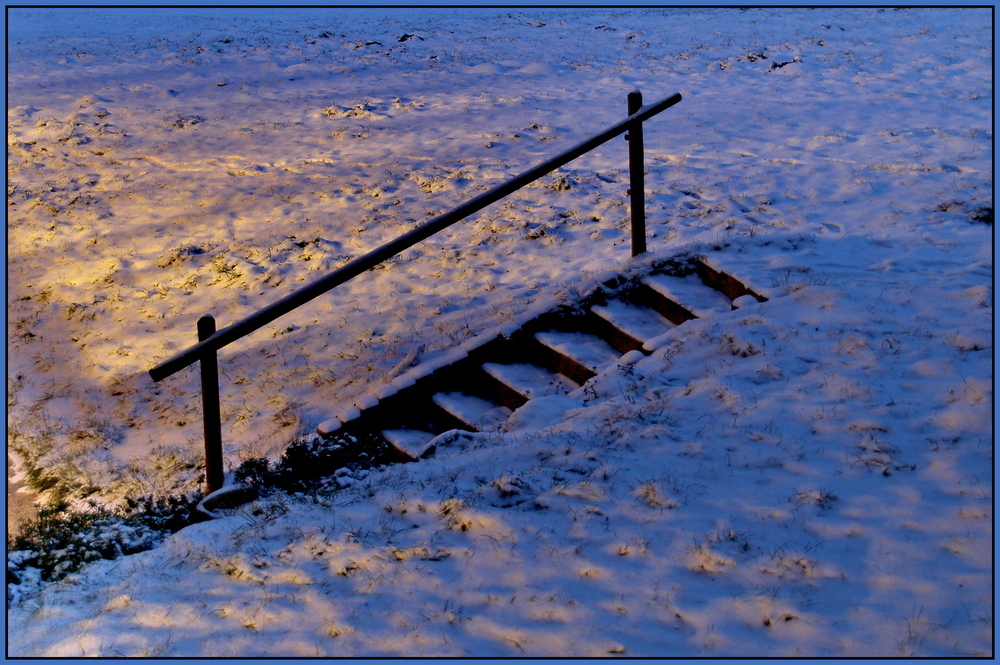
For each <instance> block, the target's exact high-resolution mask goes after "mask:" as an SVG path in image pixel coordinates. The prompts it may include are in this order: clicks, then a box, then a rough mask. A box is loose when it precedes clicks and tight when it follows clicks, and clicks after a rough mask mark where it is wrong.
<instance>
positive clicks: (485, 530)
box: [7, 9, 993, 656]
mask: <svg viewBox="0 0 1000 665" xmlns="http://www.w3.org/2000/svg"><path fill="white" fill-rule="evenodd" d="M8 17H9V20H10V26H9V36H8V48H9V58H10V63H9V69H8V91H9V92H8V206H7V208H8V272H7V275H8V303H7V307H8V349H9V354H8V358H9V363H10V365H9V368H8V449H9V450H10V451H12V452H13V453H14V454H15V456H16V459H15V461H16V462H17V463H18V464H19V465H21V467H22V468H27V467H29V466H31V467H35V468H42V469H46V470H49V471H51V472H52V473H53V475H54V476H57V477H58V478H60V479H62V480H63V481H64V482H65V483H66V485H67V487H69V488H74V489H73V491H74V492H76V493H77V494H78V495H83V494H87V493H89V494H90V495H91V496H92V497H96V498H99V499H101V500H103V501H106V502H115V501H118V500H120V499H122V498H123V497H125V496H129V495H134V494H137V493H140V492H150V491H151V492H158V493H164V492H179V491H185V490H191V489H193V488H196V487H197V484H198V470H197V468H196V467H197V464H198V463H199V461H200V457H201V442H200V414H199V411H200V406H199V400H198V398H197V389H198V388H197V386H198V380H197V375H196V372H194V371H187V372H183V373H181V374H179V375H177V376H174V377H171V378H170V379H167V380H165V381H164V382H162V383H161V384H153V383H152V382H151V381H150V380H149V378H148V375H147V374H146V370H148V369H149V367H151V366H152V365H153V364H155V363H156V362H159V361H161V360H164V359H166V358H167V357H168V356H169V355H170V354H172V353H174V352H176V351H178V350H180V349H182V348H184V347H185V346H187V345H188V344H189V343H191V341H192V340H193V339H194V336H195V332H194V327H195V321H196V320H197V318H198V317H199V316H201V315H202V314H204V313H206V312H211V313H213V314H215V316H216V318H217V319H218V320H219V323H220V324H221V325H225V324H227V323H229V322H231V321H233V320H235V319H237V318H239V317H241V316H244V315H246V314H249V313H250V312H252V311H253V310H254V309H255V308H257V307H259V306H262V305H264V304H267V303H269V302H271V301H272V300H274V299H277V298H279V297H281V296H283V295H285V294H287V293H289V292H291V291H292V290H293V289H294V288H296V286H298V285H301V284H302V283H304V282H306V281H307V280H311V279H314V278H315V277H318V276H320V275H322V274H323V273H324V271H329V270H331V269H333V268H335V267H336V266H338V265H340V264H342V263H344V262H345V261H347V260H349V259H350V258H352V257H356V256H359V255H361V254H363V253H364V252H365V251H368V250H370V249H372V248H374V247H376V246H377V245H378V244H380V243H381V242H384V241H386V240H389V239H391V238H393V237H396V236H397V235H399V234H401V233H402V232H405V231H406V230H408V229H410V228H412V227H413V226H414V225H415V224H417V223H419V222H420V221H421V220H424V219H427V218H428V217H429V216H430V215H433V214H436V213H439V212H443V211H446V210H448V209H449V208H451V207H453V206H454V205H456V204H458V203H461V202H462V201H464V200H466V199H468V198H471V197H472V196H473V195H475V194H477V193H479V192H480V191H483V190H485V189H486V188H487V187H490V186H492V185H494V184H498V183H500V182H502V181H503V180H504V179H505V178H508V177H511V176H513V175H516V174H517V173H519V172H521V171H523V170H525V169H526V168H528V167H530V166H532V165H533V164H535V163H537V162H538V161H541V159H543V158H545V157H547V156H550V155H552V154H555V153H556V152H558V151H560V150H562V149H564V148H565V147H568V146H570V145H572V144H573V143H575V142H577V141H579V140H582V139H584V138H586V137H587V136H589V135H590V134H592V133H594V132H596V131H599V130H600V129H602V128H603V127H604V126H606V125H608V124H610V123H612V122H614V121H617V120H619V119H620V118H622V117H623V116H624V106H625V95H626V93H627V92H628V91H629V90H632V89H634V88H640V89H642V90H643V91H644V93H645V95H646V99H647V100H655V99H659V98H661V97H664V96H666V95H668V94H671V93H673V92H675V91H677V92H681V93H682V94H683V95H684V98H685V99H684V101H683V102H682V103H681V104H680V105H678V106H677V107H675V108H673V109H670V110H668V111H667V112H665V113H664V114H663V115H661V116H659V117H657V118H656V119H654V120H651V121H650V122H649V123H647V125H646V128H645V135H646V139H645V141H646V146H647V164H646V167H647V178H646V186H647V208H648V218H649V234H648V235H649V238H648V242H649V246H650V249H651V252H652V253H654V254H656V255H658V256H662V257H669V256H671V255H673V254H675V253H679V252H701V253H706V254H709V255H711V256H712V258H713V259H714V260H717V261H718V262H719V263H720V265H723V266H726V267H729V268H730V269H732V270H733V272H735V273H736V274H738V275H740V276H742V277H744V278H745V279H746V280H747V281H748V282H749V283H751V284H753V285H759V286H760V287H762V288H769V289H771V290H772V291H773V293H774V295H775V296H776V297H774V298H772V299H771V300H770V301H769V302H767V303H763V304H759V305H754V306H751V307H749V308H743V309H740V310H737V311H735V312H731V313H724V314H718V315H715V316H709V317H706V318H704V319H700V320H698V321H696V322H691V323H689V324H686V325H685V326H682V327H679V328H678V329H677V331H676V332H675V333H674V334H672V335H670V336H668V337H666V338H664V339H662V340H660V341H661V344H660V348H659V349H658V350H657V351H656V352H655V353H654V354H653V355H652V356H650V357H648V358H645V359H642V360H639V361H635V362H632V363H631V364H628V363H625V364H622V365H620V366H619V367H618V368H616V369H615V370H613V371H611V372H609V373H607V374H605V375H601V376H598V377H596V378H595V379H594V380H593V381H592V383H591V384H589V386H588V390H587V399H586V400H583V401H580V402H578V403H568V402H565V401H563V402H559V403H555V402H556V401H555V400H549V402H548V403H546V402H541V403H540V404H537V405H535V406H533V407H532V408H533V409H536V412H535V413H534V414H532V413H519V414H518V416H520V417H519V418H518V419H517V422H518V423H520V425H519V426H517V425H515V426H513V427H512V428H511V429H510V430H509V431H505V432H494V433H487V434H475V435H468V436H464V437H458V438H457V439H456V440H455V441H454V445H452V446H450V447H447V448H445V449H443V450H442V453H441V454H439V455H438V457H436V458H435V459H432V460H428V461H426V462H421V463H419V464H413V465H400V466H396V467H392V468H386V469H382V470H375V471H372V472H370V473H367V474H362V475H361V476H360V477H344V478H343V479H342V483H341V484H342V485H343V487H342V489H340V490H339V491H338V492H335V493H332V494H329V495H324V496H317V497H287V496H283V497H279V498H276V499H269V500H266V501H262V502H259V503H258V504H254V505H250V506H247V507H246V508H244V509H241V510H239V511H237V513H236V514H234V515H232V516H230V517H227V518H224V519H221V520H217V521H214V522H210V523H206V524H201V525H196V526H193V527H189V528H188V529H185V530H184V531H182V532H180V533H178V534H176V535H174V536H172V537H171V538H169V539H168V540H167V541H166V542H165V544H164V545H163V546H162V547H160V548H158V549H155V550H152V551H149V552H145V553H142V554H138V555H132V556H129V557H124V558H122V559H120V560H117V561H113V562H106V563H100V564H94V565H92V566H90V567H88V568H86V569H85V570H84V571H83V572H82V573H80V574H78V575H76V576H72V577H70V578H68V579H67V580H64V581H63V582H61V583H58V584H54V585H50V586H48V587H47V588H44V589H40V590H38V591H36V592H33V593H23V594H21V595H20V596H19V599H18V602H16V603H15V604H14V605H13V606H11V607H10V608H9V609H8V622H9V624H8V627H9V633H8V634H9V637H10V640H9V643H8V651H9V653H10V654H11V655H21V656H31V655H35V656H41V655H49V656H52V655H59V656H73V655H104V656H113V655H133V656H134V655H164V656H181V655H210V656H224V655H229V656H249V655H275V656H280V655H288V656H292V655H302V656H310V655H412V656H415V655H509V656H518V655H615V654H620V655H627V656H641V655H646V656H664V655H691V656H711V655H751V654H754V655H800V656H875V655H911V654H912V655H922V656H962V655H989V654H990V653H991V650H992V633H993V615H992V607H993V593H992V578H991V573H992V564H993V562H992V535H993V534H992V524H993V512H992V505H993V504H992V501H993V495H992V486H993V457H992V447H991V439H992V403H993V393H992V378H993V374H992V357H993V339H992V323H993V320H992V312H993V287H992V275H993V263H992V252H991V240H992V226H991V224H992V207H993V199H992V177H993V174H992V162H991V158H992V148H993V143H992V141H993V136H992V130H991V123H992V117H991V113H992V107H991V95H992V63H991V57H992V44H991V20H992V17H991V11H990V10H988V9H983V10H971V9H970V10H919V9H913V10H902V11H880V10H875V9H871V10H869V9H854V10H827V9H822V10H788V9H782V10H756V11H745V12H744V11H738V10H693V9H692V10H683V11H681V10H627V11H612V10H509V11H507V10H486V9H468V10H460V11H459V10H449V11H448V12H447V13H444V12H440V11H433V10H398V11H397V10H394V11H393V12H391V13H386V12H381V13H380V12H378V11H375V10H371V11H360V10H359V11H348V10H337V11H335V10H295V11H280V12H279V11H266V10H252V11H248V10H241V11H239V12H236V11H233V10H222V9H216V10H205V11H195V10H149V9H147V10H89V11H84V10H30V11H29V10H11V11H10V12H9V14H8ZM70 19H72V20H70ZM78 26H82V27H78ZM626 187H627V171H626V155H625V145H624V142H623V141H614V142H612V143H610V144H608V145H606V146H604V147H603V148H601V149H600V150H598V151H597V152H596V153H594V154H591V155H589V156H587V157H585V158H582V159H580V160H578V161H576V162H573V163H572V164H570V165H568V166H567V167H565V168H563V169H561V170H560V171H559V172H558V173H556V174H553V175H552V176H551V177H549V178H546V179H543V180H541V181H539V182H538V183H536V185H534V186H532V187H530V188H528V189H526V190H524V191H522V192H520V193H518V194H517V195H515V196H512V197H511V198H510V199H508V200H507V201H505V202H503V203H498V204H495V205H494V206H492V207H491V208H489V209H487V210H486V211H484V212H483V213H482V214H480V215H479V216H478V217H477V218H475V219H473V220H469V221H468V222H466V223H464V224H462V225H460V226H458V227H456V228H455V229H454V230H452V231H449V232H447V233H444V234H442V235H441V236H438V237H435V238H433V239H431V240H429V241H427V242H425V243H423V244H421V245H419V246H418V247H416V248H414V249H413V250H410V251H409V252H407V253H405V254H404V255H402V256H401V257H399V258H398V259H395V260H393V261H391V262H390V263H389V264H388V265H387V266H386V267H385V268H384V269H379V270H375V271H372V272H370V273H367V274H365V275H363V276H361V277H359V278H358V279H356V280H354V281H353V282H352V283H350V284H347V285H345V286H344V287H342V288H338V289H337V290H336V291H335V292H333V293H331V294H329V295H328V296H326V297H324V298H321V299H319V300H317V301H315V302H314V303H313V304H311V305H309V306H307V307H305V308H303V309H301V310H299V311H298V312H296V313H295V314H293V315H290V316H288V317H286V318H284V319H281V320H279V321H278V322H276V323H275V324H274V325H273V326H271V327H269V328H266V329H264V330H262V331H260V332H258V333H256V334H255V335H253V336H251V337H250V338H248V339H247V340H244V341H243V342H240V343H237V344H234V345H233V346H232V347H229V348H227V349H226V350H225V351H223V353H222V354H221V356H220V366H221V372H222V384H223V385H222V396H223V397H222V399H223V416H224V420H225V426H224V438H225V442H226V458H227V461H228V462H229V464H230V465H232V466H235V465H236V464H238V463H239V461H240V460H242V459H246V458H248V457H252V456H255V455H260V454H268V455H271V456H275V455H277V454H279V453H280V451H281V449H282V448H283V447H284V446H285V445H287V443H288V442H290V441H292V440H294V439H295V437H297V436H300V435H301V433H302V432H308V431H311V430H312V429H313V428H314V427H315V426H316V424H318V422H320V421H322V420H323V419H325V418H327V417H329V416H330V415H332V414H333V413H335V412H337V411H339V410H341V408H342V407H344V406H348V405H350V404H351V402H352V401H353V400H354V399H356V398H357V397H359V396H360V395H362V394H364V393H366V392H368V391H370V390H372V388H373V385H374V386H377V385H379V384H384V383H386V382H388V381H391V380H392V378H394V376H396V375H398V374H399V373H401V372H403V371H405V370H406V369H407V368H408V367H409V366H411V365H413V364H415V363H420V362H427V361H433V359H434V358H435V357H438V356H440V354H442V353H446V352H447V349H448V348H449V347H451V346H453V345H454V344H456V343H458V342H461V341H463V340H466V339H469V338H470V337H472V336H473V335H475V334H477V333H479V332H482V331H484V330H488V329H490V328H493V327H495V326H498V325H501V324H503V323H505V322H507V321H510V320H514V319H516V318H518V316H519V315H521V314H522V313H523V312H524V311H526V310H527V309H528V308H529V307H530V306H532V305H533V304H534V303H535V301H537V300H546V299H554V298H557V297H563V298H571V297H572V294H573V293H574V292H575V291H577V290H580V289H586V288H588V287H589V283H588V280H590V281H592V280H591V279H590V278H591V277H592V276H593V275H598V274H603V273H604V272H606V271H607V270H611V269H628V267H629V261H628V248H629V241H628V235H627V200H626V196H625V189H626ZM987 220H988V221H989V224H987V223H985V221H987ZM556 414H559V415H558V416H556Z"/></svg>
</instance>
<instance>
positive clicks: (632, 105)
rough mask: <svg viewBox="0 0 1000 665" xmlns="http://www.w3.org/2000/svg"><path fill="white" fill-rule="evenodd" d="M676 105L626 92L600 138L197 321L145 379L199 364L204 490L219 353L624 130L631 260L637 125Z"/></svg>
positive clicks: (638, 182)
mask: <svg viewBox="0 0 1000 665" xmlns="http://www.w3.org/2000/svg"><path fill="white" fill-rule="evenodd" d="M680 101H681V95H680V94H679V93H675V94H673V95H671V96H670V97H667V98H665V99H662V100H660V101H658V102H656V103H655V104H650V105H648V106H643V105H642V94H641V93H640V92H638V91H634V92H631V93H629V95H628V114H629V115H628V117H627V118H625V119H624V120H622V121H621V122H618V123H616V124H614V125H612V126H611V127H609V128H608V129H606V130H604V131H603V132H601V133H600V134H597V135H595V136H593V137H591V138H589V139H587V140H586V141H583V142H582V143H580V144H578V145H576V146H574V147H572V148H570V149H569V150H566V151H564V152H562V153H560V154H558V155H556V156H555V157H552V158H551V159H549V160H546V161H544V162H542V163H541V164H539V165H538V166H535V167H534V168H531V169H529V170H527V171H525V172H524V173H522V174H521V175H519V176H517V177H515V178H512V179H511V180H508V181H507V182H505V183H503V184H502V185H498V186H496V187H494V188H493V189H491V190H489V191H487V192H484V193H483V194H480V195H479V196H477V197H475V198H473V199H471V200H470V201H468V202H466V203H464V204H462V205H460V206H458V207H457V208H455V209H454V210H452V211H450V212H447V213H444V214H443V215H439V216H437V217H435V218H434V219H432V220H430V221H429V222H426V223H424V224H422V225H420V226H418V227H417V228H415V229H413V230H411V231H409V232H408V233H405V234H403V235H402V236H400V237H399V238H396V239H395V240H392V241H390V242H388V243H386V244H384V245H382V246H381V247H378V248H377V249H375V250H372V251H371V252H369V253H367V254H365V255H364V256H361V257H359V258H357V259H354V260H353V261H350V262H349V263H346V264H345V265H343V266H341V267H340V268H338V269H337V270H334V271H333V272H332V273H330V274H328V275H327V276H325V277H322V278H320V279H318V280H316V281H314V282H312V283H311V284H308V285H307V286H304V287H302V288H301V289H298V290H297V291H295V292H293V293H291V294H289V295H287V296H285V297H284V298H281V299H280V300H277V301H276V302H274V303H272V304H270V305H268V306H267V307H264V308H263V309H260V310H258V311H257V312H255V313H254V314H251V315H250V316H247V317H245V318H243V319H241V320H239V321H237V322H236V323H233V324H231V325H229V326H226V327H225V328H222V329H221V330H218V331H216V330H215V320H214V319H212V318H211V317H209V316H206V317H202V319H200V320H199V322H198V339H199V341H198V343H197V344H195V345H193V346H191V347H190V348H188V349H186V350H184V351H181V352H180V353H178V354H176V355H174V356H173V357H171V358H169V359H168V360H165V361H164V362H162V363H160V364H158V365H157V366H156V367H153V368H152V369H151V370H149V375H150V377H151V378H152V379H153V381H161V380H163V379H165V378H167V377H168V376H171V375H172V374H175V373H177V372H179V371H180V370H182V369H184V368H185V367H188V366H190V365H193V364H194V363H196V362H198V361H201V366H202V403H203V407H204V418H205V454H206V460H207V462H206V464H207V469H206V475H207V485H208V491H209V492H212V491H215V490H217V489H220V488H221V487H222V478H223V473H222V452H221V451H222V441H221V422H219V416H218V414H219V395H218V392H219V390H218V368H217V365H216V352H217V351H218V350H219V349H221V348H222V347H224V346H226V345H228V344H231V343H233V342H235V341H236V340H238V339H240V338H242V337H245V336H246V335H249V334H250V333H252V332H254V331H256V330H258V329H260V328H262V327H264V326H266V325H267V324H269V323H271V322H272V321H274V320H275V319H277V318H278V317H280V316H283V315H285V314H287V313H289V312H291V311H292V310H293V309H296V308H297V307H299V306H301V305H304V304H305V303H307V302H309V301H310V300H313V299H314V298H316V297H318V296H320V295H322V294H324V293H326V292H327V291H329V290H330V289H333V288H334V287H336V286H339V285H340V284H343V283H344V282H346V281H348V280H350V279H353V278H354V277H356V276H358V275H360V274H361V273H363V272H365V271H367V270H370V269H371V268H373V267H375V266H376V265H378V264H379V263H382V262H383V261H385V260H387V259H390V258H392V257H393V256H396V255H397V254H399V253H400V252H402V251H404V250H406V249H409V248H410V247H412V246H413V245H415V244H417V243H418V242H420V241H421V240H425V239H427V238H429V237H430V236H432V235H434V234H435V233H437V232H439V231H442V230H444V229H446V228H448V227H449V226H451V225H453V224H455V223H457V222H460V221H461V220H463V219H465V218H466V217H468V216H470V215H472V214H474V213H476V212H478V211H480V210H482V209H483V208H485V207H486V206H488V205H490V204H491V203H495V202H496V201H498V200H500V199H502V198H504V197H506V196H508V195H510V194H512V193H513V192H515V191H517V190H518V189H521V188H522V187H524V186H525V185H528V184H530V183H532V182H534V181H535V180H538V179H539V178H541V177H543V176H545V175H546V174H548V173H550V172H551V171H554V170H555V169H557V168H559V167H560V166H563V165H564V164H566V163H568V162H570V161H572V160H574V159H576V158H577V157H580V156H581V155H583V154H585V153H587V152H589V151H591V150H593V149H594V148H596V147H598V146H600V145H602V144H604V143H607V142H608V141H610V140H611V139H613V138H615V137H616V136H618V135H620V134H623V133H624V132H626V131H628V132H630V133H629V134H628V135H626V137H625V138H626V139H628V140H629V200H630V208H631V218H632V256H637V255H639V254H642V253H643V252H645V251H646V237H645V236H646V232H645V211H644V207H645V200H644V184H643V168H644V166H643V147H642V123H643V121H644V120H647V119H649V118H651V117H653V116H654V115H656V114H658V113H660V112H662V111H665V110H666V109H668V108H670V107H671V106H673V105H674V104H677V103H678V102H680ZM213 376H214V381H213ZM209 393H214V394H209Z"/></svg>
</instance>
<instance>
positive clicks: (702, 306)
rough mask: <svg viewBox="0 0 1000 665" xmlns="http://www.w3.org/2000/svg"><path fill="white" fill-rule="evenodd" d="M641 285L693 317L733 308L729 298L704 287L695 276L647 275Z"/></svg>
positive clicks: (708, 287)
mask: <svg viewBox="0 0 1000 665" xmlns="http://www.w3.org/2000/svg"><path fill="white" fill-rule="evenodd" d="M642 283H643V284H645V285H646V286H648V287H649V288H650V289H652V290H653V291H654V292H655V293H657V294H658V295H660V296H661V297H663V298H666V299H667V300H669V301H671V302H673V303H675V304H676V305H679V306H680V308H681V309H683V310H686V311H687V312H689V313H690V314H692V315H693V316H695V317H702V316H705V315H706V314H708V313H709V312H711V311H713V310H716V311H717V310H726V311H728V310H730V309H732V306H733V305H732V301H731V300H730V299H729V298H727V297H726V296H725V295H724V294H722V293H720V292H719V291H716V290H715V289H713V288H712V287H710V286H705V284H704V283H703V282H702V281H701V279H700V278H699V277H698V276H697V275H684V276H683V277H681V276H678V275H663V274H659V275H649V276H648V277H646V278H645V279H644V280H642Z"/></svg>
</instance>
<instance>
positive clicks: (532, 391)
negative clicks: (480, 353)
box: [483, 363, 580, 400]
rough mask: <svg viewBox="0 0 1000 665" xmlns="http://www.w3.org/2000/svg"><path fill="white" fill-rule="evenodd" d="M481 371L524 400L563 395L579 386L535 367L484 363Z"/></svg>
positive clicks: (560, 376)
mask: <svg viewBox="0 0 1000 665" xmlns="http://www.w3.org/2000/svg"><path fill="white" fill-rule="evenodd" d="M483 371H484V372H486V373H487V374H489V375H490V376H492V377H493V378H494V379H496V380H497V381H499V382H500V383H502V384H504V385H505V386H507V387H508V388H510V389H511V390H513V391H514V392H516V393H518V394H519V395H521V396H523V397H524V398H525V399H526V400H528V399H534V398H536V397H547V396H549V395H565V394H566V393H568V392H570V391H573V390H576V389H577V388H579V387H580V386H579V385H578V384H577V383H575V382H574V381H571V380H570V379H569V378H567V377H565V376H563V375H562V374H555V373H552V372H549V371H548V370H545V369H542V368H541V367H538V366H537V365H530V364H527V363H514V364H510V365H502V364H500V363H484V364H483Z"/></svg>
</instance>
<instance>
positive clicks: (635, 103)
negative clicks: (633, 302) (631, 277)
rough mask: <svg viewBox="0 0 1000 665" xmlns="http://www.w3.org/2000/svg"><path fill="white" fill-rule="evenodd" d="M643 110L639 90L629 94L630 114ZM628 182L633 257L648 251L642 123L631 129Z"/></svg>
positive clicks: (628, 135)
mask: <svg viewBox="0 0 1000 665" xmlns="http://www.w3.org/2000/svg"><path fill="white" fill-rule="evenodd" d="M641 108H642V93H641V92H639V91H638V90H635V91H633V92H630V93H628V114H629V115H632V114H633V113H637V112H638V111H639V109H641ZM625 138H626V139H627V140H628V182H629V207H630V208H631V213H632V256H639V255H640V254H642V253H643V252H645V251H646V196H645V193H646V184H645V177H644V176H645V173H644V170H645V168H646V165H645V164H644V159H643V154H642V123H641V122H637V123H635V124H634V125H632V126H631V127H629V130H628V134H626V135H625Z"/></svg>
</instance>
